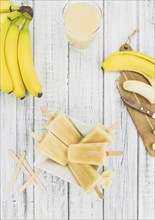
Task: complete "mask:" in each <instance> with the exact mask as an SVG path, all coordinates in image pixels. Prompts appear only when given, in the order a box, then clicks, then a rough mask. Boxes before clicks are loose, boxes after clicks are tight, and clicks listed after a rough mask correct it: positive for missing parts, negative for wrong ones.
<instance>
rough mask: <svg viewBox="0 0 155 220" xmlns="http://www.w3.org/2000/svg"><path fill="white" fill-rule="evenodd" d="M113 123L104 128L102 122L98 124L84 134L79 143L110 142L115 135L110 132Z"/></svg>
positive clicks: (113, 126)
mask: <svg viewBox="0 0 155 220" xmlns="http://www.w3.org/2000/svg"><path fill="white" fill-rule="evenodd" d="M115 125H116V124H114V125H112V127H111V128H109V129H106V128H105V127H104V126H103V125H102V124H98V125H97V126H96V127H95V128H94V129H92V130H91V131H90V132H89V133H88V134H87V135H86V136H84V137H83V138H82V139H81V141H80V142H79V143H81V144H82V143H101V142H110V143H111V142H112V141H113V140H114V139H115V135H114V134H112V132H111V131H112V130H113V129H114V128H115Z"/></svg>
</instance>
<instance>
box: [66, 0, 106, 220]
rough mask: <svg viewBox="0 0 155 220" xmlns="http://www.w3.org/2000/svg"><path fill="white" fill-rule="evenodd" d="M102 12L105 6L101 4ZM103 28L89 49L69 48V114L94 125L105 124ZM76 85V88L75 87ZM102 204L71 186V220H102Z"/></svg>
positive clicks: (95, 198) (95, 197)
mask: <svg viewBox="0 0 155 220" xmlns="http://www.w3.org/2000/svg"><path fill="white" fill-rule="evenodd" d="M98 3H99V4H100V6H101V8H103V4H102V3H101V2H100V1H98ZM102 60H103V26H101V28H100V31H99V33H98V35H97V38H96V40H95V42H94V43H93V44H92V46H91V47H90V48H88V49H87V50H85V51H83V52H81V53H80V52H78V51H75V50H73V49H72V48H71V47H70V48H69V114H70V115H71V116H73V117H74V118H77V119H78V120H81V121H82V122H85V123H88V124H91V125H95V124H97V123H98V122H102V120H103V118H102V117H103V112H102V111H103V75H102V70H101V62H102ZM75 85H76V86H75ZM102 204H103V202H102V200H100V199H99V198H98V196H97V195H96V194H95V192H94V193H93V195H87V194H84V193H83V190H82V189H78V188H77V187H75V186H72V185H70V188H69V210H70V213H69V216H70V219H83V220H84V219H98V220H100V219H103V206H102Z"/></svg>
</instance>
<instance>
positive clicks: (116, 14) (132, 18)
mask: <svg viewBox="0 0 155 220" xmlns="http://www.w3.org/2000/svg"><path fill="white" fill-rule="evenodd" d="M104 17H105V24H104V25H105V26H104V29H105V38H104V51H105V57H107V56H108V55H110V54H111V53H113V52H116V51H118V50H119V48H120V46H121V45H122V44H123V43H125V41H126V39H127V36H129V35H130V34H131V33H132V32H133V30H134V29H135V28H136V27H137V4H136V1H105V10H104ZM135 42H136V38H134V40H133V42H132V47H133V48H134V49H136V44H135ZM119 75H120V74H119V73H111V72H105V73H104V85H105V86H104V121H105V124H106V125H108V124H111V123H113V122H116V121H117V122H119V127H118V129H117V130H116V136H117V138H116V141H115V142H114V143H113V144H112V146H111V149H112V150H119V149H121V150H124V156H123V157H117V158H111V159H110V164H109V165H110V167H111V168H112V169H113V170H114V172H115V174H116V175H115V178H114V181H113V186H112V188H111V189H110V190H109V191H108V192H105V202H104V218H105V219H106V220H108V219H109V220H112V219H137V132H136V129H135V127H134V125H133V122H132V120H131V118H130V116H129V114H128V113H127V110H126V108H125V106H124V105H123V103H122V101H121V100H120V95H119V93H118V90H117V88H116V81H117V78H118V77H119Z"/></svg>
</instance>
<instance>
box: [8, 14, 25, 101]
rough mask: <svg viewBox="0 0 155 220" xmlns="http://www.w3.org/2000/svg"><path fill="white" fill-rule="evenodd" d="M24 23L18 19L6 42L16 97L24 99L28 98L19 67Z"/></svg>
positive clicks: (12, 26)
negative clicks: (20, 30) (20, 31)
mask: <svg viewBox="0 0 155 220" xmlns="http://www.w3.org/2000/svg"><path fill="white" fill-rule="evenodd" d="M22 22H23V17H20V18H17V19H16V20H15V21H13V22H12V24H11V25H10V27H9V30H8V33H7V36H6V40H5V57H6V63H7V67H8V70H9V73H10V75H11V78H12V81H13V86H14V91H13V93H14V94H15V95H16V97H18V98H21V99H23V98H24V97H25V96H26V90H25V86H24V83H23V80H22V77H21V74H20V70H19V65H18V36H19V25H20V24H21V23H22Z"/></svg>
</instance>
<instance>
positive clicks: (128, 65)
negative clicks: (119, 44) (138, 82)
mask: <svg viewBox="0 0 155 220" xmlns="http://www.w3.org/2000/svg"><path fill="white" fill-rule="evenodd" d="M102 67H103V69H104V70H105V71H123V70H125V71H134V72H138V73H140V74H142V75H144V76H146V78H147V79H148V81H149V82H150V83H151V85H152V84H153V83H154V80H153V78H155V59H153V58H151V57H149V56H147V55H145V54H142V53H139V52H135V51H121V52H117V53H114V54H112V55H111V56H109V57H108V58H107V59H106V60H105V61H104V63H103V64H102Z"/></svg>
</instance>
